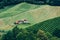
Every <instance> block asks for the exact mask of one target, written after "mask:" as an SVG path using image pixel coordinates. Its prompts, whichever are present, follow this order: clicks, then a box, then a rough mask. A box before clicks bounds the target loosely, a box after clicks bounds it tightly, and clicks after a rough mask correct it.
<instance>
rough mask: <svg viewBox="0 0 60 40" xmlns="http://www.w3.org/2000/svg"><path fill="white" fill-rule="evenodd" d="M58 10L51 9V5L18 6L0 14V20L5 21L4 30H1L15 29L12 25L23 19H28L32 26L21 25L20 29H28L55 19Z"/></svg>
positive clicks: (25, 4) (24, 4)
mask: <svg viewBox="0 0 60 40" xmlns="http://www.w3.org/2000/svg"><path fill="white" fill-rule="evenodd" d="M55 8H56V9H55ZM57 8H58V7H51V6H49V5H33V4H27V3H21V4H18V5H16V6H14V7H12V8H10V9H8V10H7V11H4V12H2V13H0V19H2V20H3V25H2V26H3V28H2V27H1V28H2V29H4V30H5V29H6V30H9V29H11V28H13V27H12V25H13V23H14V22H15V21H16V20H21V19H27V20H28V21H29V22H30V23H31V24H30V25H25V24H20V25H18V27H19V28H26V27H29V26H32V25H34V24H36V23H39V22H42V21H45V20H48V19H51V18H55V17H57V16H58V15H57V10H58V9H57ZM51 10H52V11H51ZM6 27H7V28H6ZM1 28H0V29H1Z"/></svg>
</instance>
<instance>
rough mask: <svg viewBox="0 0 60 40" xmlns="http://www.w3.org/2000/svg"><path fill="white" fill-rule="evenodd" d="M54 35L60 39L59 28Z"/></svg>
mask: <svg viewBox="0 0 60 40" xmlns="http://www.w3.org/2000/svg"><path fill="white" fill-rule="evenodd" d="M53 35H54V36H57V37H58V38H60V29H59V28H56V29H55V30H54V32H53Z"/></svg>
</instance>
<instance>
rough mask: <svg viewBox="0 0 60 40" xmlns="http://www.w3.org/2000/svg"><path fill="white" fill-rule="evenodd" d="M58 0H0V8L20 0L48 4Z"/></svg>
mask: <svg viewBox="0 0 60 40" xmlns="http://www.w3.org/2000/svg"><path fill="white" fill-rule="evenodd" d="M53 1H54V2H55V3H56V1H58V2H57V3H60V1H59V0H0V8H4V7H5V6H9V5H16V4H18V3H21V2H27V3H32V4H49V3H52V2H53Z"/></svg>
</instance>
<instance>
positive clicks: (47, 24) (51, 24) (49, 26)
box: [27, 17, 60, 33]
mask: <svg viewBox="0 0 60 40" xmlns="http://www.w3.org/2000/svg"><path fill="white" fill-rule="evenodd" d="M56 28H60V17H56V18H53V19H49V20H46V21H43V22H40V23H37V24H35V25H33V26H30V27H28V28H27V29H28V30H32V31H34V30H39V29H41V30H44V31H46V32H50V33H52V32H53V31H54V30H55V29H56Z"/></svg>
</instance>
